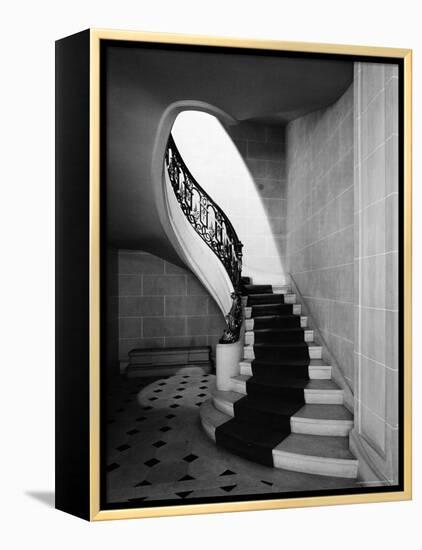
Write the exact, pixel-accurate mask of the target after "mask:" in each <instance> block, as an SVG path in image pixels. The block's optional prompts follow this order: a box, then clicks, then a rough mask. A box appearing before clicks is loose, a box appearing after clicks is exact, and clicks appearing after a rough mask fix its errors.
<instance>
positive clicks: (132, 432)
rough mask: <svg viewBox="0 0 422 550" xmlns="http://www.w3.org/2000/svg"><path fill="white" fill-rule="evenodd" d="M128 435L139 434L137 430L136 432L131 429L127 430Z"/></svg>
mask: <svg viewBox="0 0 422 550" xmlns="http://www.w3.org/2000/svg"><path fill="white" fill-rule="evenodd" d="M126 433H127V434H128V435H135V434H138V433H139V430H136V429H133V430H129V431H128V432H126Z"/></svg>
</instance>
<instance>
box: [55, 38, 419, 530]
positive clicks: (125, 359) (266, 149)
mask: <svg viewBox="0 0 422 550" xmlns="http://www.w3.org/2000/svg"><path fill="white" fill-rule="evenodd" d="M56 64H57V65H56V74H57V78H56V115H57V124H56V211H57V217H56V225H57V234H56V237H57V238H56V243H57V249H56V257H57V272H56V278H57V281H56V289H57V290H56V292H57V295H56V302H57V311H56V313H57V333H56V506H57V508H59V509H60V510H64V511H66V512H69V513H71V514H74V515H77V516H79V517H82V518H85V519H89V520H105V519H116V518H132V517H150V516H160V515H161V516H164V515H173V514H199V513H211V512H219V511H234V510H238V511H240V510H258V509H269V508H284V507H298V506H311V505H312V506H313V505H326V504H337V503H357V502H378V501H386V500H404V499H409V498H411V52H410V50H405V49H392V48H372V47H363V46H340V45H327V44H307V43H291V42H269V41H258V40H242V39H232V38H230V39H228V38H227V39H226V38H211V37H200V36H184V35H172V34H151V33H142V32H121V31H110V30H97V29H94V30H93V29H91V30H86V31H83V32H81V33H79V34H76V35H73V36H70V37H67V38H64V39H61V40H59V41H58V42H57V43H56Z"/></svg>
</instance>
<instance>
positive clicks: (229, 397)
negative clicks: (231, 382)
mask: <svg viewBox="0 0 422 550" xmlns="http://www.w3.org/2000/svg"><path fill="white" fill-rule="evenodd" d="M213 397H215V398H216V399H222V400H223V401H227V402H229V403H236V401H239V399H242V397H245V396H244V395H243V393H239V392H237V391H223V390H215V391H214V392H213Z"/></svg>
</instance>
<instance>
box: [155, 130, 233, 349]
mask: <svg viewBox="0 0 422 550" xmlns="http://www.w3.org/2000/svg"><path fill="white" fill-rule="evenodd" d="M165 163H166V167H167V171H168V175H169V179H170V183H171V186H172V187H173V191H174V193H175V195H176V198H177V200H178V202H179V204H180V207H181V209H182V211H183V213H184V214H185V216H186V218H187V219H188V221H189V223H190V224H191V226H192V227H193V228H194V229H195V231H196V232H197V233H198V235H199V236H200V237H201V238H202V240H203V241H205V243H206V244H207V245H208V246H209V247H210V248H211V250H212V251H213V252H214V253H215V254H216V256H217V257H218V258H219V260H220V261H221V263H222V264H223V265H224V267H225V268H226V271H227V274H228V275H229V277H230V280H231V282H232V284H233V288H234V292H233V293H232V295H231V297H232V300H233V303H232V307H231V309H230V312H229V313H228V314H227V315H226V322H227V328H226V330H225V331H224V334H223V336H222V338H221V339H220V342H221V343H232V342H236V341H237V340H238V339H239V333H240V327H241V325H242V304H241V295H240V279H241V274H242V247H243V245H242V243H241V242H240V240H239V238H238V236H237V234H236V231H235V230H234V227H233V225H232V224H231V222H230V220H229V219H228V217H227V216H226V214H225V213H224V212H223V210H222V209H221V208H220V207H219V206H218V204H216V202H215V201H214V200H213V199H212V198H211V197H210V196H209V195H208V193H207V192H206V191H205V190H204V189H203V188H202V187H201V186H200V185H199V183H198V182H197V181H196V180H195V178H194V177H193V176H192V174H191V173H190V171H189V169H188V168H187V166H186V164H185V163H184V161H183V158H182V156H181V155H180V153H179V151H178V149H177V147H176V144H175V142H174V139H173V136H171V135H170V137H169V140H168V143H167V150H166V156H165Z"/></svg>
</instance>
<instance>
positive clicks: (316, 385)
mask: <svg viewBox="0 0 422 550" xmlns="http://www.w3.org/2000/svg"><path fill="white" fill-rule="evenodd" d="M251 378H252V376H249V375H247V374H239V375H237V376H233V380H237V381H239V382H245V383H246V382H247V381H248V380H250V379H251ZM254 378H255V381H256V382H257V383H258V382H259V383H260V384H262V385H271V386H273V387H294V382H293V384H292V381H291V380H288V379H287V380H286V381H285V382H284V381H275V380H268V381H266V380H264V379H262V378H257V377H254ZM266 382H267V384H266ZM297 382H298V384H297V385H298V387H303V389H305V390H318V391H320V390H330V391H342V390H341V388H339V387H338V385H337V384H336V383H335V382H333V381H332V380H311V379H310V380H305V381H304V380H300V379H299V380H298V381H297ZM303 383H305V385H304V386H303V385H302V384H303Z"/></svg>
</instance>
